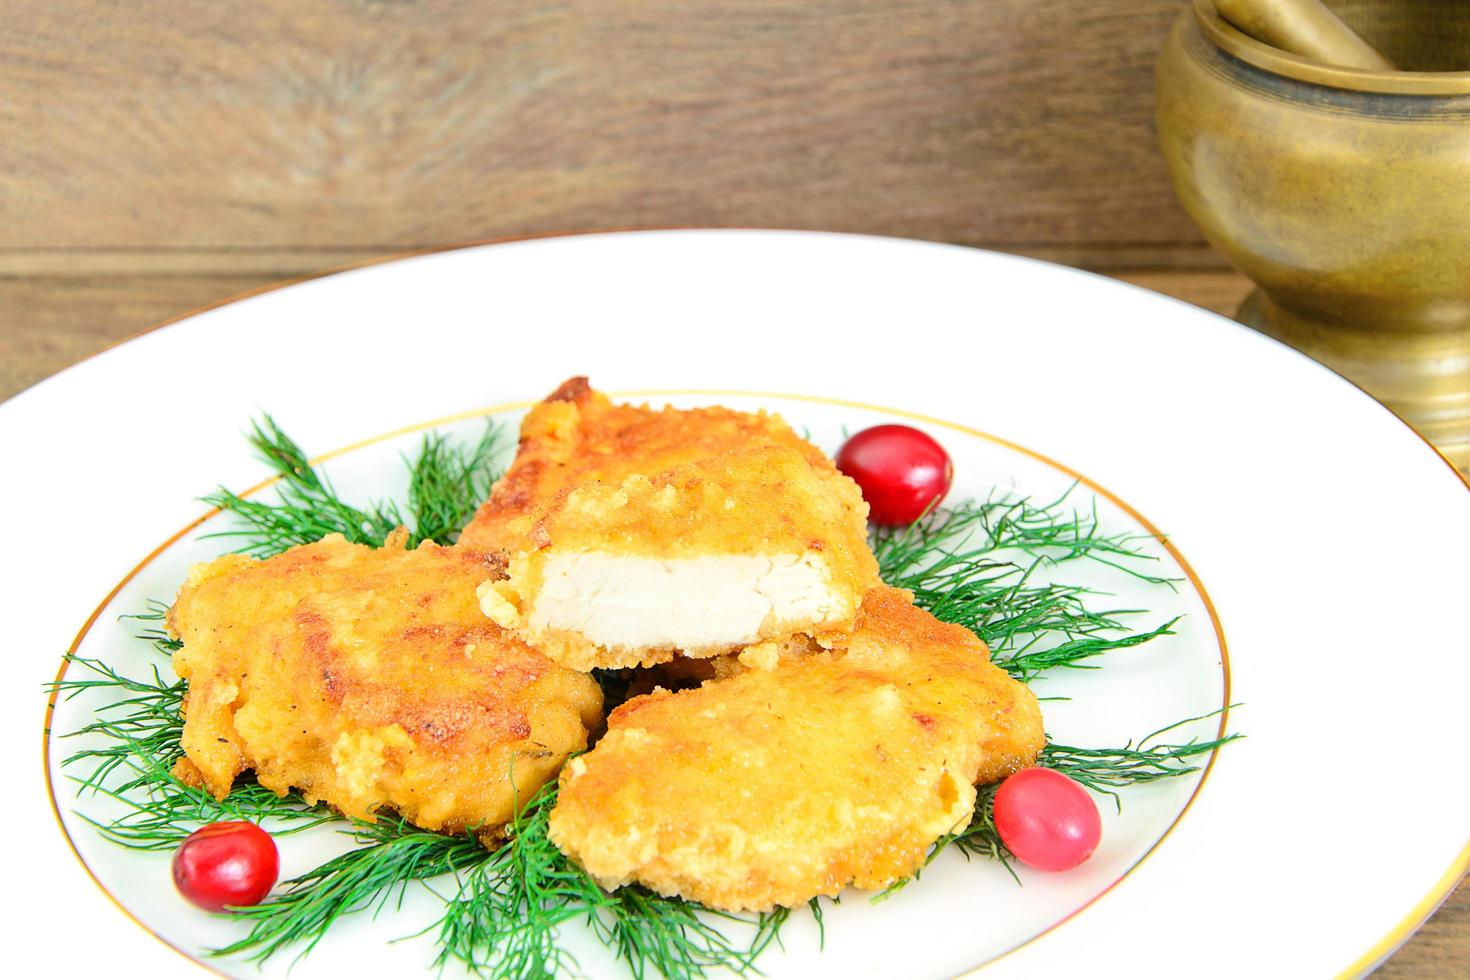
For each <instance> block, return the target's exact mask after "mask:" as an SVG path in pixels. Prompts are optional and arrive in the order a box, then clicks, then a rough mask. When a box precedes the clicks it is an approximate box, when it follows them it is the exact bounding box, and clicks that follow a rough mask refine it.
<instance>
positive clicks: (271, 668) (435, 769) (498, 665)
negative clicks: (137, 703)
mask: <svg viewBox="0 0 1470 980" xmlns="http://www.w3.org/2000/svg"><path fill="white" fill-rule="evenodd" d="M493 571H494V562H493V560H492V559H491V558H490V557H489V556H486V555H483V554H480V553H476V552H474V551H470V550H468V549H457V548H456V549H450V548H440V547H437V546H435V545H432V544H425V545H423V546H422V547H420V548H418V549H417V550H415V551H411V552H410V551H404V550H402V549H401V548H394V547H391V546H390V547H385V548H383V549H378V550H374V549H371V548H368V547H366V546H362V545H352V544H348V543H347V542H346V541H345V540H343V539H342V538H341V537H340V536H338V535H332V536H330V537H328V538H326V539H324V540H322V541H320V542H317V543H315V544H311V545H304V546H301V547H297V548H292V549H291V550H289V551H287V552H285V553H284V554H281V555H279V556H277V557H275V558H271V559H268V560H266V561H256V560H253V559H250V558H245V557H242V556H239V555H229V556H226V557H223V558H220V559H218V560H217V561H214V562H211V563H209V564H207V565H201V566H197V567H196V568H195V569H194V570H193V571H192V572H191V573H190V578H189V581H188V582H187V583H186V584H185V585H184V587H183V588H182V589H181V590H180V592H179V597H178V600H177V601H176V602H175V603H174V606H173V608H172V609H171V610H170V613H169V624H170V628H171V630H172V631H173V632H174V634H175V635H176V636H178V637H179V638H180V639H182V640H183V642H184V646H183V648H182V649H181V650H180V651H178V653H176V654H175V655H174V667H175V669H176V670H177V671H178V673H179V676H180V677H183V678H185V679H186V680H188V681H189V696H188V703H187V705H186V709H185V725H184V734H183V746H184V749H185V752H186V753H187V768H185V769H182V770H181V774H182V775H184V776H185V777H186V778H190V780H191V781H197V782H199V783H202V784H203V785H204V786H206V787H207V788H208V789H209V791H210V792H211V793H213V794H214V795H215V796H217V797H222V796H224V795H225V794H226V793H228V792H229V790H230V787H231V785H232V784H233V782H234V780H235V778H236V777H237V776H238V775H239V774H240V773H241V772H243V771H245V770H247V769H253V770H254V771H255V774H256V778H257V779H258V780H259V781H260V783H261V784H262V785H264V786H267V787H269V788H270V789H273V790H275V791H276V792H278V793H284V792H286V791H287V790H288V789H291V788H295V789H297V790H299V791H300V792H301V793H302V795H303V796H305V797H306V798H307V799H309V800H325V801H326V802H327V803H329V804H331V805H332V806H333V807H335V808H336V809H338V810H340V811H341V812H342V813H344V814H346V815H348V816H352V817H359V818H364V819H371V818H372V815H373V813H374V812H375V811H377V810H379V809H381V808H385V807H387V808H392V809H394V810H396V811H398V812H399V813H401V814H402V815H403V816H404V817H406V818H407V819H408V820H410V821H411V822H413V823H415V824H417V825H418V826H421V827H425V828H428V829H433V830H439V829H444V830H459V829H462V828H465V827H475V826H480V827H484V828H486V829H489V828H492V827H494V826H495V825H498V824H500V823H503V822H504V821H505V820H507V819H508V818H509V817H510V815H511V807H512V805H513V800H514V799H516V798H517V797H519V798H520V799H522V800H524V799H526V798H528V797H529V795H530V794H531V793H533V792H534V791H535V789H536V788H537V787H538V786H540V785H541V784H542V783H543V782H545V781H546V780H547V779H549V778H550V777H551V776H553V775H554V774H555V773H556V771H557V770H558V769H559V768H560V767H561V764H562V762H563V761H564V760H565V758H566V757H567V756H568V755H569V754H570V753H572V752H575V751H578V750H580V749H582V748H583V747H585V745H586V741H587V732H588V730H589V729H590V728H596V727H598V726H599V725H600V723H601V708H602V698H601V692H600V691H599V690H598V687H597V685H596V684H595V683H594V682H593V681H592V680H591V678H589V677H586V676H584V675H581V674H577V673H575V672H572V671H569V670H566V669H564V668H562V667H558V666H557V665H555V664H553V663H551V662H550V661H548V660H546V658H545V657H543V656H541V655H540V654H539V653H537V652H535V651H534V650H532V649H530V648H529V647H527V646H526V645H525V644H523V643H521V642H520V641H519V640H517V639H516V638H515V637H514V636H512V635H510V634H508V633H506V632H505V631H503V630H501V629H499V628H498V627H496V626H495V625H494V624H492V623H489V622H487V621H486V620H485V619H484V617H483V616H482V615H481V614H480V611H479V608H478V606H477V604H476V601H475V594H474V590H475V585H476V584H477V583H479V582H481V581H483V580H484V579H485V577H486V576H487V574H492V573H493ZM512 774H513V778H512Z"/></svg>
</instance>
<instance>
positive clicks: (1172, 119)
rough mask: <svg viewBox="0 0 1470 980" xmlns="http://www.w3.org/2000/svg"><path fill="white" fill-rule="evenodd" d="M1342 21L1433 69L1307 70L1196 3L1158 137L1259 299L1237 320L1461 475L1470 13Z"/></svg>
mask: <svg viewBox="0 0 1470 980" xmlns="http://www.w3.org/2000/svg"><path fill="white" fill-rule="evenodd" d="M1329 6H1331V7H1333V9H1334V10H1336V11H1337V13H1338V14H1339V15H1340V16H1341V17H1342V18H1343V20H1345V21H1346V22H1347V23H1348V24H1349V25H1350V26H1352V27H1353V28H1354V29H1355V30H1357V31H1358V32H1359V33H1361V34H1362V35H1363V36H1364V37H1366V38H1367V39H1368V40H1369V41H1370V42H1371V43H1373V44H1374V45H1376V46H1377V47H1378V48H1379V50H1381V51H1383V53H1384V54H1386V55H1387V56H1388V57H1389V58H1390V59H1391V60H1392V61H1393V62H1394V63H1395V64H1397V65H1398V66H1400V67H1401V68H1411V69H1422V70H1417V71H1364V70H1360V69H1350V68H1337V67H1333V66H1329V65H1324V64H1320V63H1317V62H1313V61H1309V60H1307V59H1304V58H1300V57H1297V56H1295V55H1291V54H1287V53H1286V52H1284V51H1281V50H1278V49H1276V48H1272V47H1269V46H1267V45H1265V44H1262V43H1260V42H1258V41H1255V40H1253V39H1252V38H1250V37H1247V36H1246V35H1244V34H1242V33H1241V32H1239V31H1237V30H1235V29H1234V28H1233V27H1231V26H1230V25H1229V24H1227V23H1226V22H1225V21H1223V20H1221V19H1220V17H1219V15H1218V14H1217V13H1216V11H1215V8H1214V5H1213V3H1212V2H1211V0H1193V3H1192V6H1191V7H1190V8H1189V9H1188V10H1186V11H1185V12H1184V14H1183V15H1182V16H1181V17H1180V18H1179V20H1178V21H1177V22H1176V24H1175V25H1174V29H1173V31H1172V33H1171V34H1170V36H1169V40H1168V42H1167V44H1166V45H1165V47H1164V52H1163V55H1162V56H1161V58H1160V61H1159V77H1158V83H1159V88H1158V127H1159V140H1160V142H1161V143H1162V145H1163V150H1164V155H1165V157H1166V158H1167V159H1168V162H1169V169H1170V171H1171V173H1172V174H1173V178H1174V188H1175V190H1176V191H1177V192H1178V195H1179V199H1180V201H1181V202H1182V203H1183V204H1184V207H1185V210H1187V211H1188V212H1189V214H1190V216H1191V217H1192V218H1194V220H1195V222H1196V223H1197V224H1198V225H1199V226H1200V229H1201V230H1202V231H1203V232H1204V234H1205V237H1206V238H1207V239H1209V241H1210V242H1211V244H1213V245H1214V246H1215V247H1216V248H1217V249H1219V250H1220V251H1221V252H1223V253H1224V254H1225V256H1226V258H1228V259H1229V260H1230V261H1231V263H1233V264H1234V265H1235V266H1236V267H1237V268H1238V269H1240V270H1241V271H1242V272H1244V273H1245V274H1246V275H1247V276H1249V277H1250V278H1251V279H1252V280H1253V281H1254V282H1255V283H1256V285H1257V286H1258V287H1259V288H1258V289H1257V290H1256V291H1255V292H1254V293H1252V294H1251V295H1250V297H1248V298H1247V299H1246V301H1245V303H1244V304H1243V305H1242V306H1241V308H1240V312H1239V313H1238V314H1237V319H1239V320H1241V321H1242V322H1244V323H1247V324H1250V325H1251V326H1253V327H1255V328H1257V329H1258V330H1260V331H1262V332H1263V333H1266V334H1269V335H1270V336H1272V337H1276V338H1278V339H1280V340H1283V341H1285V342H1286V343H1288V344H1291V345H1292V346H1293V347H1296V348H1297V349H1299V350H1301V351H1304V352H1305V353H1307V354H1310V355H1311V356H1312V357H1315V358H1317V359H1318V360H1320V361H1322V362H1323V363H1325V364H1327V365H1328V366H1329V367H1332V368H1334V369H1335V370H1337V371H1339V372H1340V373H1342V374H1344V375H1346V376H1347V377H1348V378H1349V379H1351V380H1352V381H1354V382H1356V383H1357V384H1359V385H1361V386H1362V387H1364V388H1365V389H1367V390H1368V391H1369V392H1370V393H1371V394H1373V395H1374V396H1376V397H1377V398H1378V399H1379V400H1381V401H1383V402H1384V403H1385V404H1386V405H1388V407H1389V408H1391V409H1392V410H1394V411H1395V412H1397V413H1398V414H1399V415H1400V416H1401V417H1402V418H1403V419H1405V420H1406V421H1407V422H1409V423H1410V424H1411V425H1413V426H1415V427H1416V428H1417V429H1418V430H1419V431H1420V432H1421V433H1423V435H1424V436H1425V437H1427V438H1428V439H1429V440H1431V441H1432V442H1434V443H1435V444H1436V445H1437V446H1438V447H1439V448H1440V450H1441V451H1442V452H1443V453H1445V455H1446V456H1448V457H1449V458H1450V459H1451V461H1452V462H1454V463H1456V464H1457V465H1459V466H1460V467H1462V468H1465V467H1467V466H1470V70H1467V69H1470V2H1461V0H1449V2H1445V0H1397V2H1395V0H1388V2H1383V0H1378V2H1366V0H1338V2H1332V0H1329ZM1243 390H1244V389H1243Z"/></svg>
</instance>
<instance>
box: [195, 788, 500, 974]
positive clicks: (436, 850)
mask: <svg viewBox="0 0 1470 980" xmlns="http://www.w3.org/2000/svg"><path fill="white" fill-rule="evenodd" d="M349 832H350V833H351V834H352V835H353V836H354V837H355V838H356V839H357V840H358V842H359V843H362V844H366V845H367V846H365V847H360V848H357V849H355V850H351V851H348V852H346V853H345V854H339V855H338V856H337V857H334V858H332V859H331V860H330V861H327V862H326V863H324V864H321V865H319V866H318V867H316V868H313V869H312V870H310V871H308V872H306V873H305V874H303V875H300V876H298V877H296V878H293V879H291V880H290V881H287V882H285V890H284V891H281V892H279V893H278V894H276V895H274V896H272V897H270V898H267V899H266V900H265V901H264V902H262V903H260V904H259V905H251V906H246V907H244V908H240V909H237V910H235V911H234V912H233V914H234V915H235V916H237V917H239V918H241V919H243V920H245V921H247V922H249V923H250V924H251V925H250V932H249V933H248V934H247V935H246V936H245V937H244V938H242V939H239V940H237V941H236V942H233V943H231V944H230V945H228V946H225V947H223V948H221V949H217V950H213V953H214V954H215V955H217V956H228V955H233V954H242V955H245V956H246V957H247V958H248V959H251V960H255V961H261V962H263V961H264V960H267V959H269V958H270V957H271V956H273V955H275V954H276V953H278V952H280V951H281V950H283V949H285V948H287V947H289V946H295V945H300V947H301V948H300V950H299V952H298V953H297V956H296V958H297V959H298V960H299V959H300V958H301V957H303V956H305V955H306V954H307V953H309V952H311V950H312V949H313V948H314V947H315V946H316V944H317V943H318V942H320V941H321V938H322V937H323V936H325V935H326V934H327V930H329V929H330V928H331V927H332V924H333V923H335V922H336V921H337V920H339V919H341V918H342V917H343V916H346V915H350V914H352V913H354V912H361V911H363V910H365V909H371V910H372V912H373V915H375V916H376V915H377V913H378V912H380V911H382V909H383V908H384V907H385V906H386V905H387V904H388V903H389V901H391V900H392V899H393V898H394V897H395V896H396V898H397V901H398V902H399V903H400V904H401V903H402V901H403V897H404V895H405V894H406V893H407V890H408V886H409V885H410V884H412V883H414V882H416V881H423V880H425V879H428V878H434V877H437V876H439V875H444V874H448V873H451V872H454V871H457V870H459V869H461V868H467V867H472V866H474V865H477V864H481V863H483V862H484V861H486V860H487V858H488V856H489V853H490V852H489V851H487V850H486V849H485V848H484V847H483V846H482V845H481V844H480V842H479V840H478V839H476V838H475V836H474V835H473V834H457V835H455V834H439V833H434V832H433V831H428V830H420V829H418V828H417V827H415V826H413V825H412V824H410V823H409V822H408V821H406V820H403V819H401V818H397V817H387V816H384V817H380V818H379V819H378V820H377V822H375V823H363V822H361V821H354V822H353V824H352V829H351V830H350V831H349Z"/></svg>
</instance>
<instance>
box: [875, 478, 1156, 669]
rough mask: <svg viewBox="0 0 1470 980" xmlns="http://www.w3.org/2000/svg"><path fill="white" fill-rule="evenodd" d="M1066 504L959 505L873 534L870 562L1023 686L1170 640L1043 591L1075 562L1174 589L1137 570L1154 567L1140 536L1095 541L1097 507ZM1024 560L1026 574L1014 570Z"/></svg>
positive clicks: (1072, 597) (1082, 598) (1066, 589)
mask: <svg viewBox="0 0 1470 980" xmlns="http://www.w3.org/2000/svg"><path fill="white" fill-rule="evenodd" d="M1070 493H1071V490H1069V491H1068V493H1067V494H1063V495H1062V497H1060V498H1058V499H1057V500H1055V501H1052V502H1050V503H1047V504H1043V505H1036V504H1033V503H1032V502H1031V501H1030V499H1029V498H1016V497H1012V496H1009V495H1005V494H1000V495H995V496H992V497H991V498H990V499H988V500H985V501H965V502H962V503H960V504H957V505H955V506H954V507H951V508H946V509H944V510H940V511H936V512H934V513H932V514H929V515H926V516H925V517H923V518H921V519H920V520H919V521H917V522H916V523H914V524H912V525H910V526H909V527H906V528H901V529H889V528H883V529H878V530H876V531H875V532H874V534H873V539H872V543H873V553H874V555H875V556H876V557H877V559H878V567H879V574H880V575H881V576H882V578H883V580H884V581H885V582H887V583H888V584H889V585H892V586H895V587H897V588H901V589H907V590H909V591H910V592H912V593H913V595H914V603H915V604H916V605H918V606H919V607H920V608H922V609H926V610H928V611H929V612H930V613H932V614H933V615H934V616H935V617H936V618H938V619H941V620H944V621H945V622H948V623H958V624H959V625H961V626H964V627H965V628H967V629H969V630H970V631H971V632H973V633H975V634H976V635H977V636H979V637H980V638H981V639H982V640H984V641H985V642H986V644H987V645H988V646H989V647H990V649H991V652H992V655H993V658H994V662H995V663H996V665H997V666H999V667H1002V668H1004V669H1005V670H1006V671H1007V672H1008V673H1010V674H1011V676H1013V677H1015V678H1016V679H1018V680H1021V681H1024V682H1027V683H1029V682H1031V681H1033V680H1035V679H1036V678H1037V677H1039V676H1040V675H1041V674H1042V673H1044V672H1046V671H1048V670H1051V669H1054V668H1058V667H1068V668H1089V667H1092V666H1094V665H1093V664H1090V663H1086V662H1085V661H1090V660H1092V659H1093V658H1095V657H1098V656H1100V655H1102V654H1104V653H1108V652H1111V651H1114V650H1121V649H1126V648H1128V647H1133V646H1138V645H1139V644H1142V643H1146V642H1148V641H1149V640H1152V639H1155V638H1157V637H1159V636H1165V635H1168V634H1170V633H1172V632H1173V629H1172V628H1173V626H1174V624H1175V622H1177V620H1170V621H1169V622H1167V623H1164V624H1163V625H1161V626H1158V627H1155V628H1154V629H1151V630H1144V631H1140V632H1132V631H1130V629H1129V627H1128V626H1127V625H1125V623H1124V622H1123V621H1122V617H1127V616H1133V615H1139V614H1141V612H1142V610H1135V609H1107V610H1099V609H1096V608H1093V606H1092V605H1091V604H1090V601H1089V600H1091V599H1092V598H1093V597H1095V596H1096V593H1094V592H1092V591H1091V590H1089V589H1086V588H1083V587H1081V586H1076V585H1067V584H1062V583H1058V582H1052V581H1046V580H1045V576H1044V575H1043V572H1045V571H1046V570H1048V569H1050V568H1051V567H1053V566H1056V565H1059V564H1062V563H1065V562H1073V561H1079V560H1087V561H1093V562H1096V563H1099V564H1102V565H1106V566H1108V567H1110V568H1115V569H1119V570H1121V571H1124V572H1126V573H1127V574H1129V575H1132V576H1134V577H1136V578H1139V579H1141V580H1142V581H1145V582H1148V583H1150V584H1155V585H1169V586H1171V587H1172V584H1173V580H1171V579H1168V578H1165V577H1162V576H1158V575H1152V574H1149V573H1146V572H1144V571H1143V570H1142V569H1141V568H1139V567H1137V566H1138V564H1139V563H1143V562H1149V561H1156V560H1157V559H1156V558H1155V557H1154V556H1152V555H1150V554H1148V553H1147V552H1146V551H1144V550H1143V549H1142V548H1141V547H1140V544H1141V542H1142V541H1143V540H1145V537H1146V536H1141V535H1135V534H1115V535H1107V534H1103V533H1102V532H1101V531H1100V530H1099V525H1098V518H1097V512H1096V505H1095V503H1094V506H1093V508H1092V509H1091V510H1089V511H1086V512H1083V511H1079V510H1076V509H1070V510H1069V509H1067V508H1066V507H1065V502H1066V500H1067V499H1068V496H1069V495H1070ZM1018 556H1028V557H1029V559H1030V560H1029V561H1028V562H1026V563H1025V564H1022V563H1018V562H1017V561H1015V560H1013V559H1014V558H1015V557H1018Z"/></svg>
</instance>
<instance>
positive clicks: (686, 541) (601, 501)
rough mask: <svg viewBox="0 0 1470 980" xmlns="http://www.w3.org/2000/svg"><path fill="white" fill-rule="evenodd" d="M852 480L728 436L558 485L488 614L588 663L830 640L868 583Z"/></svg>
mask: <svg viewBox="0 0 1470 980" xmlns="http://www.w3.org/2000/svg"><path fill="white" fill-rule="evenodd" d="M867 514H868V507H867V504H866V503H864V501H863V498H862V493H861V492H860V491H859V490H858V487H857V484H855V483H853V482H852V481H851V480H850V479H848V478H847V477H845V476H843V475H841V474H839V473H835V472H833V471H832V470H831V468H830V467H826V466H824V467H820V468H819V467H815V466H812V465H811V464H810V463H809V462H807V460H806V459H805V458H804V457H803V456H802V455H801V454H799V453H797V452H795V451H794V450H791V449H787V448H783V447H764V448H759V449H747V450H738V451H734V452H727V453H723V454H721V455H719V456H713V457H710V458H708V459H702V460H698V461H696V462H693V463H688V464H684V465H681V466H676V467H674V468H672V469H670V470H668V471H667V472H665V473H663V474H660V475H656V476H654V477H652V478H651V479H650V478H649V477H647V476H644V475H641V474H635V475H633V476H629V477H627V478H626V479H624V480H623V481H622V482H621V483H618V484H614V483H588V484H582V485H580V486H577V487H573V488H571V489H570V490H568V491H566V492H564V493H562V494H560V495H559V496H558V498H557V500H556V501H555V502H554V503H553V504H552V505H551V506H550V508H549V509H548V510H547V511H546V513H545V514H544V515H543V516H542V517H540V518H538V519H537V520H536V521H535V523H534V525H533V527H532V531H531V540H532V541H533V542H535V543H536V544H537V547H535V548H532V549H530V550H528V551H522V552H520V553H518V554H517V555H516V556H515V558H514V559H513V560H512V561H511V563H510V578H509V579H508V580H506V581H504V582H495V583H492V584H490V585H489V586H487V587H484V588H482V589H481V592H480V594H481V605H482V608H483V609H484V610H485V613H486V614H487V615H488V616H490V618H492V619H493V620H495V621H496V622H497V623H499V624H500V625H502V626H505V627H507V628H511V629H515V630H516V631H517V633H518V634H519V635H520V636H521V637H522V639H524V640H526V641H527V642H528V643H530V644H532V645H533V646H535V647H536V648H537V649H539V650H542V651H543V652H544V653H546V655H547V656H549V657H551V658H552V659H553V660H555V661H557V662H558V663H561V664H565V665H566V666H569V667H574V668H576V669H578V670H587V669H590V668H592V667H631V666H638V665H645V666H646V665H650V664H656V663H662V662H664V661H667V660H670V659H672V658H673V657H674V655H675V653H676V652H682V653H683V654H684V655H685V656H687V657H713V656H718V655H721V654H725V653H730V652H734V651H738V650H742V649H744V648H746V647H750V646H752V645H755V644H778V645H779V644H785V643H788V642H789V641H791V640H792V639H793V638H795V637H798V636H810V637H814V638H816V639H818V640H819V641H822V642H823V643H824V644H827V643H829V642H830V641H836V640H840V639H843V638H845V637H846V635H847V634H848V633H850V632H851V630H852V623H853V618H854V617H855V616H856V614H857V607H858V604H859V603H860V602H861V601H862V596H863V593H864V592H865V591H866V590H867V589H868V588H870V587H871V586H873V585H875V584H877V582H878V564H877V562H876V561H875V560H874V559H873V554H872V552H871V551H869V549H868V543H867Z"/></svg>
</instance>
